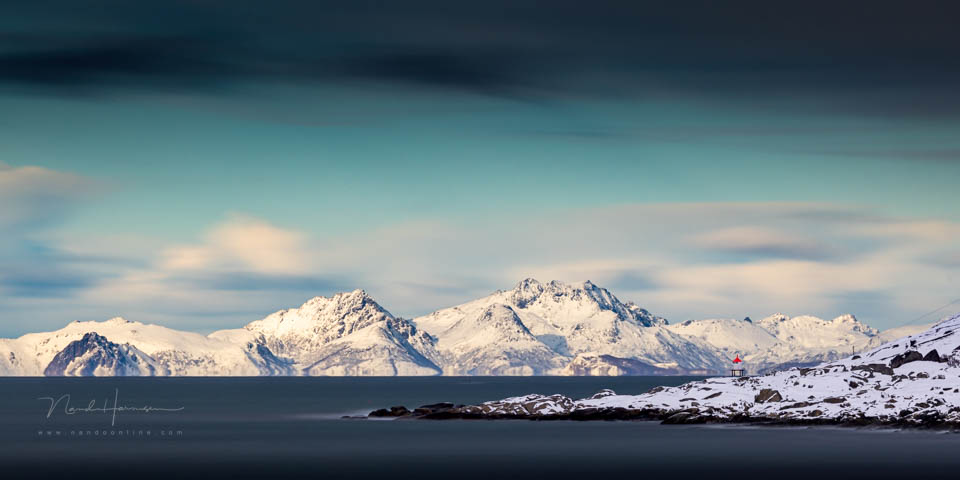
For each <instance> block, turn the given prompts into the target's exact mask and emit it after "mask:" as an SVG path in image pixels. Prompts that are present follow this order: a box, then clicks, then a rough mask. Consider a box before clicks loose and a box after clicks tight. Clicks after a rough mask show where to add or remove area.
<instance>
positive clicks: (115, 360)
mask: <svg viewBox="0 0 960 480" xmlns="http://www.w3.org/2000/svg"><path fill="white" fill-rule="evenodd" d="M158 370H159V368H158V367H157V365H156V363H155V362H154V360H153V359H152V358H150V356H149V355H147V354H145V353H143V352H141V351H140V350H138V349H137V348H136V347H133V346H130V345H129V344H124V345H117V344H116V343H113V342H111V341H109V340H107V339H106V338H104V337H101V336H100V335H97V334H96V333H92V332H91V333H88V334H86V335H84V336H83V338H81V339H80V340H74V341H72V342H70V343H69V344H68V345H67V346H66V347H65V348H64V349H63V350H61V351H60V353H57V354H56V355H55V356H54V357H53V360H51V361H50V364H49V365H47V368H45V369H44V371H43V375H44V376H47V377H60V376H75V377H90V376H97V377H112V376H121V377H127V376H152V375H155V374H156V373H157V371H158Z"/></svg>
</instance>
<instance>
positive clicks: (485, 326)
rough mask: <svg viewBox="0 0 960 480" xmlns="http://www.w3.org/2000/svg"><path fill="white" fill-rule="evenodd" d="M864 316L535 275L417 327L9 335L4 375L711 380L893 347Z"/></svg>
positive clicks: (322, 316)
mask: <svg viewBox="0 0 960 480" xmlns="http://www.w3.org/2000/svg"><path fill="white" fill-rule="evenodd" d="M916 328H917V327H903V328H901V329H894V330H891V331H890V332H884V333H878V332H877V331H876V330H874V329H872V328H870V327H867V326H866V325H864V324H862V323H860V322H859V321H857V320H856V318H854V317H853V316H851V315H844V316H840V317H837V318H835V319H833V320H829V321H827V320H821V319H819V318H816V317H809V316H801V317H793V318H790V317H787V316H786V315H781V314H777V315H773V316H770V317H767V318H764V319H763V320H760V321H758V322H752V321H749V319H745V320H729V319H711V320H695V321H688V322H683V323H680V324H677V325H669V324H668V323H667V321H666V320H665V319H663V318H661V317H657V316H655V315H652V314H650V313H649V312H648V311H646V310H644V309H642V308H640V307H639V306H637V305H636V304H633V303H629V302H626V303H625V302H621V301H620V300H619V299H618V298H617V297H616V296H614V295H613V294H612V293H610V292H609V291H608V290H606V289H604V288H601V287H598V286H597V285H594V284H593V283H591V282H589V281H587V282H583V283H580V284H573V285H568V284H564V283H561V282H557V281H552V282H548V283H540V282H538V281H536V280H534V279H525V280H523V281H521V282H519V283H518V284H517V285H516V286H515V287H514V288H513V289H511V290H499V291H496V292H494V293H492V294H491V295H488V296H486V297H483V298H480V299H477V300H473V301H470V302H467V303H464V304H462V305H458V306H455V307H450V308H445V309H442V310H438V311H436V312H434V313H431V314H429V315H425V316H422V317H419V318H416V319H414V320H406V319H403V318H399V317H395V316H393V315H392V314H391V313H390V312H389V311H387V310H386V309H384V308H383V307H382V306H380V305H379V304H378V303H377V302H376V301H374V300H373V299H372V298H371V297H370V296H369V295H367V294H366V292H364V291H363V290H354V291H352V292H346V293H338V294H336V295H333V296H332V297H329V298H328V297H315V298H313V299H310V300H308V301H307V302H305V303H304V304H303V305H301V306H299V307H297V308H291V309H286V310H281V311H278V312H276V313H273V314H271V315H268V316H267V317H266V318H263V319H261V320H256V321H253V322H251V323H249V324H247V325H246V326H245V327H243V328H237V329H230V330H221V331H217V332H214V333H212V334H210V335H207V336H204V335H201V334H198V333H193V332H184V331H178V330H174V329H170V328H167V327H163V326H159V325H145V324H142V323H139V322H132V321H128V320H125V319H122V318H114V319H110V320H107V321H104V322H73V323H70V324H68V325H67V326H66V327H64V328H62V329H60V330H56V331H53V332H44V333H31V334H27V335H24V336H22V337H20V338H16V339H0V375H43V374H49V375H227V376H230V375H235V376H236V375H439V374H444V375H669V374H712V373H720V372H723V371H725V370H726V369H727V368H729V362H730V360H731V359H732V358H733V357H734V356H735V355H737V354H739V355H740V356H741V358H743V359H744V360H746V366H747V369H748V370H749V371H750V372H753V373H756V372H763V371H768V370H771V369H775V368H783V367H786V366H802V365H807V364H815V363H819V362H822V361H830V360H834V359H837V358H840V357H842V356H843V355H846V354H849V353H850V352H851V351H854V350H856V351H861V350H864V349H866V348H868V347H869V348H872V347H876V346H878V345H880V344H881V343H882V342H883V341H885V340H889V339H893V338H894V337H896V336H897V334H900V333H910V332H914V331H915V329H916Z"/></svg>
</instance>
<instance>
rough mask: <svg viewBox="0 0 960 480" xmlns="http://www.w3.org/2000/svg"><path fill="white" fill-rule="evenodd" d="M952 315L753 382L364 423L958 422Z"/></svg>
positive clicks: (539, 400) (430, 408)
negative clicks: (876, 344)
mask: <svg viewBox="0 0 960 480" xmlns="http://www.w3.org/2000/svg"><path fill="white" fill-rule="evenodd" d="M957 330H960V315H957V316H954V317H952V318H949V319H947V320H944V321H942V322H940V323H938V324H936V325H934V326H933V327H931V328H930V329H928V330H926V331H924V332H922V333H919V334H917V335H911V336H908V337H904V338H901V339H899V340H895V341H892V342H890V343H887V344H884V345H882V346H880V347H877V348H875V349H873V350H869V351H867V352H864V353H862V354H859V355H853V356H850V357H848V358H844V359H841V360H838V361H834V362H827V363H823V364H820V365H818V366H816V367H811V368H793V369H789V370H785V371H780V372H776V373H772V374H768V375H763V376H757V377H739V378H735V377H725V378H709V379H706V380H703V381H698V382H691V383H687V384H684V385H681V386H678V387H657V388H654V389H653V390H651V391H649V392H647V393H644V394H641V395H618V394H616V393H614V392H613V391H611V390H603V391H601V392H599V393H597V394H595V395H593V396H591V397H589V398H584V399H581V400H573V399H570V398H567V397H564V396H562V395H538V394H532V395H525V396H522V397H513V398H506V399H503V400H497V401H491V402H486V403H482V404H479V405H465V406H463V405H460V406H453V405H450V404H436V405H427V406H424V407H421V408H419V409H416V410H414V411H413V412H408V411H406V409H404V408H403V407H393V408H392V409H390V410H379V411H376V412H372V413H371V416H373V417H413V418H425V419H446V418H481V419H534V420H594V419H596V420H609V419H646V420H662V421H664V423H726V422H731V423H732V422H769V423H786V424H845V425H898V426H932V427H951V428H952V427H958V426H960V335H958V334H957Z"/></svg>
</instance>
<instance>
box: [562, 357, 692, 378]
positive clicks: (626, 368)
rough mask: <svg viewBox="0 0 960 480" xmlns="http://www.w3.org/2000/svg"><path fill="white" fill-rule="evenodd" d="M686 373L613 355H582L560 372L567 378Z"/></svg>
mask: <svg viewBox="0 0 960 480" xmlns="http://www.w3.org/2000/svg"><path fill="white" fill-rule="evenodd" d="M684 373H689V372H685V371H682V370H678V369H675V368H660V367H655V366H653V365H650V364H649V363H645V362H641V361H640V360H634V359H632V358H620V357H614V356H613V355H599V354H596V353H580V354H577V356H576V357H574V359H573V360H571V361H570V363H568V364H567V365H566V366H565V367H563V369H562V370H561V371H560V372H559V374H560V375H566V376H593V377H608V376H609V377H615V376H627V375H680V374H684Z"/></svg>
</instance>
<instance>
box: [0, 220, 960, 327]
mask: <svg viewBox="0 0 960 480" xmlns="http://www.w3.org/2000/svg"><path fill="white" fill-rule="evenodd" d="M841 218H842V219H844V221H837V219H841ZM958 233H960V225H958V224H956V223H954V222H948V221H942V220H924V221H920V220H910V219H903V218H897V217H892V216H887V215H883V214H880V213H877V212H874V211H870V210H865V209H862V208H855V207H844V206H836V205H828V204H795V203H774V204H750V203H743V204H722V203H721V204H661V205H654V204H646V205H621V206H613V207H607V208H591V209H583V210H566V211H556V212H553V213H550V214H542V215H538V216H537V217H536V218H528V217H524V216H521V215H511V216H505V217H501V218H496V219H489V218H488V219H485V220H476V219H474V220H472V221H451V220H446V221H439V220H434V221H415V222H406V223H398V224H395V225H390V226H383V227H380V228H378V229H375V230H371V231H365V232H359V233H356V234H350V235H328V236H324V237H318V236H314V235H310V234H308V233H306V232H304V231H301V230H299V229H297V228H291V227H284V226H279V225H276V224H274V223H271V222H269V221H267V220H264V219H260V218H256V217H252V216H249V215H241V214H233V215H229V216H227V217H226V218H224V219H222V220H221V221H219V222H217V223H214V224H213V225H211V226H210V227H209V229H207V231H206V232H205V233H203V234H202V235H199V236H198V237H197V239H196V240H195V241H194V242H179V243H177V244H174V245H158V246H156V247H154V248H151V249H150V251H151V252H153V253H147V254H146V255H147V257H146V258H142V259H141V260H140V261H139V262H134V261H131V262H115V263H113V264H111V263H109V262H103V263H95V266H94V265H86V266H84V265H79V264H71V265H67V264H66V263H62V262H50V263H49V264H50V265H51V266H53V267H56V268H65V267H66V266H69V267H70V269H71V270H70V272H71V274H70V275H67V276H63V275H60V274H59V273H58V272H57V271H56V270H43V269H39V270H35V271H33V272H32V273H31V275H14V277H15V278H13V279H12V280H11V279H8V280H7V287H6V290H4V291H0V295H5V296H6V297H7V298H10V299H13V300H15V302H14V303H13V304H14V305H15V306H16V307H15V308H18V309H21V311H31V313H32V314H35V315H38V316H39V317H42V318H48V319H49V322H50V323H51V326H55V325H57V324H60V323H63V322H65V321H67V320H72V319H74V318H73V317H70V318H59V317H58V315H63V313H62V310H60V309H61V308H62V306H60V307H56V308H54V307H53V305H60V304H59V303H57V302H54V301H52V300H51V299H46V300H44V299H42V298H33V297H31V295H29V294H26V292H25V291H23V290H22V289H24V288H27V289H31V288H32V289H46V290H47V291H49V292H57V291H58V290H57V289H60V291H61V292H62V291H64V289H69V290H70V291H71V302H73V304H74V305H76V306H77V309H76V311H77V312H101V314H100V316H104V317H105V316H111V315H115V314H125V315H130V316H134V317H136V318H138V319H142V320H147V321H159V322H163V323H167V324H170V325H173V326H178V327H181V328H199V329H203V328H207V329H209V328H214V327H218V326H219V327H226V326H231V325H236V324H238V323H242V322H244V321H248V320H251V319H254V318H257V317H259V316H261V315H263V314H266V313H269V312H270V311H273V310H276V309H279V308H284V307H289V306H293V305H296V304H298V303H299V302H302V301H303V300H305V299H307V298H309V297H310V296H313V295H321V294H330V293H334V292H336V291H340V290H348V289H352V288H364V289H366V290H367V291H369V292H370V293H371V294H373V295H374V297H375V298H377V299H378V300H379V301H381V302H382V303H383V305H384V306H385V307H387V308H388V309H390V310H391V311H393V312H394V313H395V314H398V315H404V316H414V315H417V314H422V313H427V312H429V311H431V310H432V309H435V308H440V307H444V306H448V305H452V304H456V303H460V302H463V301H467V300H470V299H472V298H476V297H478V296H481V295H485V294H488V293H490V292H491V291H493V290H496V289H499V288H508V287H510V286H511V285H513V284H514V283H515V282H516V281H517V279H519V278H522V277H526V276H534V277H538V278H541V279H545V280H549V279H558V280H563V281H582V280H586V279H590V280H593V281H594V282H596V283H598V284H600V285H604V286H608V287H609V288H611V289H612V290H613V291H614V293H616V294H617V295H618V296H620V297H621V298H623V299H625V300H633V301H636V302H637V303H639V304H641V305H642V306H644V307H645V308H648V309H650V310H651V311H653V312H656V313H658V314H660V315H664V316H666V317H667V318H669V319H672V320H685V319H688V318H698V317H708V316H710V317H712V316H725V317H742V316H747V315H750V316H761V315H765V314H769V313H772V312H775V311H785V312H790V313H794V314H800V313H812V314H819V315H823V316H830V315H836V314H840V313H845V312H851V313H855V314H857V315H858V316H860V317H862V318H863V319H864V320H866V321H868V322H869V323H871V324H874V325H876V326H880V327H883V326H892V325H896V324H898V322H902V321H905V320H907V319H909V318H912V316H915V315H916V314H918V313H917V312H921V311H927V310H929V309H930V306H931V305H935V304H937V302H941V303H942V302H943V301H944V300H943V299H944V298H948V297H950V298H953V297H951V295H953V296H954V297H955V293H956V285H957V282H958V281H960V279H958V278H957V277H956V274H955V273H954V272H955V267H954V266H952V265H951V264H950V262H943V263H936V262H931V261H930V258H932V257H931V256H933V257H938V256H939V257H942V258H955V257H956V255H957V249H956V247H955V241H954V239H955V238H957V234H958ZM105 241H106V239H105ZM52 242H53V241H52ZM58 242H59V243H58ZM113 242H114V244H115V245H116V248H115V249H114V250H115V252H114V254H115V256H116V257H121V258H122V257H123V253H122V251H123V250H125V249H126V251H128V252H129V254H128V256H129V257H130V258H135V257H138V256H142V255H144V252H143V251H137V250H136V249H131V245H133V243H131V242H130V241H129V240H114V241H113ZM69 245H71V240H70V239H69V238H60V239H59V240H57V241H55V242H53V244H52V245H51V249H53V250H55V251H66V252H70V254H71V255H76V256H79V257H80V258H83V256H84V255H90V256H91V258H92V257H93V256H95V255H97V254H98V250H97V248H92V246H91V245H94V244H91V243H89V242H87V243H86V244H84V243H83V242H80V243H77V242H73V244H72V247H69V248H68V246H69ZM98 248H99V249H103V248H104V246H103V245H102V244H101V245H98ZM731 255H733V257H731ZM111 265H112V266H111ZM64 282H66V283H64ZM31 298H33V300H31ZM11 308H12V307H11ZM45 309H46V310H45ZM44 311H46V313H43V312H44ZM6 328H11V327H10V326H6Z"/></svg>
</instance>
